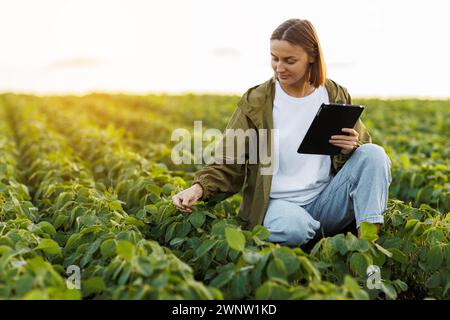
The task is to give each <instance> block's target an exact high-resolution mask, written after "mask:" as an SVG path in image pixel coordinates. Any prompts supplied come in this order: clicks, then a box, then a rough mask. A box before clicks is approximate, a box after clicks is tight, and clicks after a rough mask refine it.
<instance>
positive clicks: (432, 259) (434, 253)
mask: <svg viewBox="0 0 450 320" xmlns="http://www.w3.org/2000/svg"><path fill="white" fill-rule="evenodd" d="M442 261H443V255H442V250H441V247H440V246H439V245H436V246H434V247H432V248H431V249H430V250H429V251H428V253H427V264H428V266H429V267H430V269H431V270H437V269H438V268H439V267H440V266H441V264H442Z"/></svg>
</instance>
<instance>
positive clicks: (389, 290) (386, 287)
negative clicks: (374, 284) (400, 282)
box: [381, 281, 397, 300]
mask: <svg viewBox="0 0 450 320" xmlns="http://www.w3.org/2000/svg"><path fill="white" fill-rule="evenodd" d="M381 290H382V291H383V292H384V293H385V294H386V297H387V298H388V299H391V300H395V299H397V291H395V288H394V287H393V286H392V285H391V284H389V283H386V282H385V281H381Z"/></svg>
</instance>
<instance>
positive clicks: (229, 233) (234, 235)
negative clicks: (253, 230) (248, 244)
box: [225, 227, 245, 252]
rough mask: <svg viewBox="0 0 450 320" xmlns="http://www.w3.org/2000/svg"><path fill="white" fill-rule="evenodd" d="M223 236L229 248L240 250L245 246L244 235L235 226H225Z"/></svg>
mask: <svg viewBox="0 0 450 320" xmlns="http://www.w3.org/2000/svg"><path fill="white" fill-rule="evenodd" d="M225 238H226V239H227V242H228V245H229V246H230V248H232V249H234V250H236V251H239V252H242V251H244V248H245V236H244V234H243V233H242V231H241V230H239V229H236V228H229V227H227V228H225Z"/></svg>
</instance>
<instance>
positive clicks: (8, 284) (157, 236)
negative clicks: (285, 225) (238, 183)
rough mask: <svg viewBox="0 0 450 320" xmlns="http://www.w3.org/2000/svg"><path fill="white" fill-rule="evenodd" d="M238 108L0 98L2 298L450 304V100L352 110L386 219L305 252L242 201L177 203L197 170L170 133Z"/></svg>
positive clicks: (222, 100)
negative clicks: (382, 187)
mask: <svg viewBox="0 0 450 320" xmlns="http://www.w3.org/2000/svg"><path fill="white" fill-rule="evenodd" d="M238 99H239V97H237V96H213V95H208V96H205V95H203V96H201V95H184V96H168V95H148V96H131V95H108V94H91V95H88V96H84V97H75V96H66V97H36V96H27V95H13V94H3V95H0V299H424V298H435V299H449V298H450V243H449V238H450V212H449V211H450V182H449V176H450V168H449V158H450V144H449V141H450V130H449V128H450V121H449V120H450V100H429V101H427V100H378V99H365V100H361V99H355V100H354V101H353V102H354V103H359V104H364V105H366V106H367V108H366V111H364V114H363V116H362V120H363V121H364V123H365V124H366V126H367V128H368V129H369V132H370V133H371V135H372V138H373V142H374V143H377V144H379V145H381V146H383V147H384V148H385V150H386V152H387V153H388V155H389V156H390V158H391V160H392V176H393V181H392V184H391V187H390V199H389V203H388V210H387V211H386V213H385V221H386V223H385V225H384V226H383V230H382V232H381V234H380V236H379V237H378V236H377V235H376V233H375V232H374V228H375V226H373V225H370V224H364V225H363V227H362V237H361V238H360V239H358V238H357V237H355V236H354V235H353V234H352V233H348V234H338V235H336V236H334V237H328V238H323V239H322V240H320V241H319V242H318V243H317V244H316V245H315V246H314V248H312V250H311V251H309V250H308V251H306V250H305V251H304V250H302V249H301V248H290V247H284V246H280V245H275V244H272V243H269V242H266V241H264V240H265V239H266V238H267V236H268V232H267V230H266V229H265V228H263V227H260V226H259V227H256V228H255V229H254V230H251V231H245V230H241V229H240V228H239V226H238V223H237V220H236V214H237V210H238V207H239V204H240V201H241V195H240V194H236V195H234V196H232V197H230V198H228V199H226V200H225V201H222V202H220V203H218V204H214V205H212V204H208V203H203V202H199V203H198V204H196V205H195V206H194V210H193V213H191V214H186V213H181V212H180V211H177V210H176V209H175V208H174V207H173V205H172V202H171V197H172V196H173V195H174V194H176V193H178V192H179V191H181V190H183V189H185V188H186V187H188V186H189V185H190V183H191V181H192V179H193V175H194V172H195V171H196V170H198V169H200V168H201V165H195V164H186V165H181V166H176V165H174V164H173V163H172V161H171V148H172V147H173V144H172V143H171V141H170V137H171V133H172V130H173V129H175V128H186V129H188V130H191V131H192V130H193V121H194V120H202V121H203V129H207V128H218V129H220V130H223V129H224V128H225V126H226V124H227V121H228V118H229V116H230V115H231V114H232V112H233V111H234V109H235V108H236V103H237V101H238ZM369 265H377V266H379V267H380V269H381V279H382V281H381V283H380V286H381V287H380V288H373V289H369V288H368V287H367V275H366V270H367V267H368V266H369ZM69 266H78V267H79V268H80V271H81V289H80V290H77V289H70V288H68V286H67V284H66V278H68V277H69V275H68V273H67V269H68V267H69Z"/></svg>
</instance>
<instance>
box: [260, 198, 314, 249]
mask: <svg viewBox="0 0 450 320" xmlns="http://www.w3.org/2000/svg"><path fill="white" fill-rule="evenodd" d="M263 225H264V227H266V228H267V229H268V230H269V232H270V236H269V238H268V239H267V240H268V241H270V242H274V243H280V244H283V245H288V246H300V245H303V244H305V243H307V242H308V241H309V240H311V239H313V238H314V236H315V235H316V232H317V231H318V230H319V228H320V222H319V221H317V220H314V219H313V218H312V217H311V215H310V214H309V213H308V212H307V211H306V210H305V209H304V208H302V207H301V206H299V205H297V204H295V203H293V202H289V201H286V200H281V199H271V200H270V202H269V207H268V209H267V212H266V215H265V217H264V222H263Z"/></svg>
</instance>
